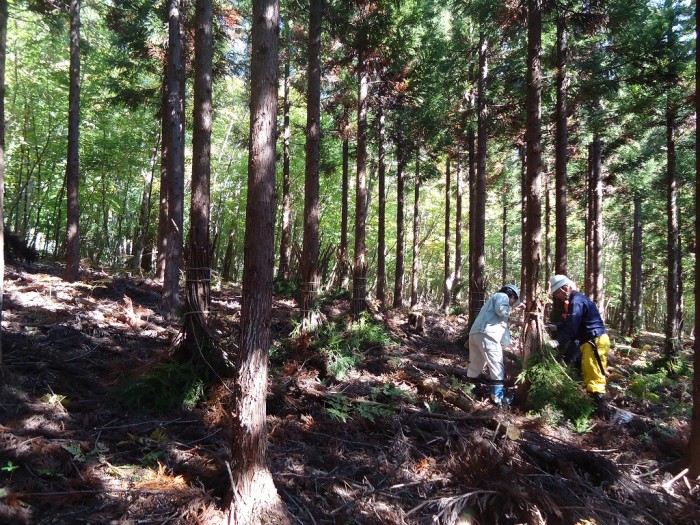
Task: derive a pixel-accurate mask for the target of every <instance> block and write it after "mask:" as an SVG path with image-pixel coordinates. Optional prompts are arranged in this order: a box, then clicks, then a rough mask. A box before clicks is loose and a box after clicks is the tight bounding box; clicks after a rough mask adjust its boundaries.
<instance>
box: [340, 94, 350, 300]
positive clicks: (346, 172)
mask: <svg viewBox="0 0 700 525" xmlns="http://www.w3.org/2000/svg"><path fill="white" fill-rule="evenodd" d="M349 112H350V108H349V107H348V106H347V105H346V106H345V107H344V108H343V123H342V128H343V129H342V135H343V180H342V188H341V193H342V199H341V200H342V202H341V204H340V206H341V208H340V248H339V249H338V252H339V253H338V259H339V261H338V262H339V265H340V271H339V272H338V286H339V287H340V288H341V289H343V290H346V289H347V288H348V284H349V282H348V281H349V275H348V274H349V273H350V272H349V268H350V263H349V258H348V215H349V213H348V209H349V201H350V137H349V135H350V132H349V129H348V128H349V119H350V115H349Z"/></svg>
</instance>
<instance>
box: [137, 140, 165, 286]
mask: <svg viewBox="0 0 700 525" xmlns="http://www.w3.org/2000/svg"><path fill="white" fill-rule="evenodd" d="M160 139H161V134H160V133H158V137H157V138H156V145H155V147H154V148H153V156H152V157H151V171H150V173H149V175H148V179H147V180H145V181H144V185H143V192H142V194H141V205H140V206H139V218H138V224H137V225H136V231H135V232H134V247H133V249H132V250H131V254H132V257H131V265H130V266H131V271H132V272H133V273H134V274H138V273H140V272H141V260H142V257H143V251H144V247H145V246H146V237H147V236H148V232H149V230H150V228H151V198H152V196H153V179H154V178H155V172H156V166H157V161H158V150H159V149H160V147H161V145H160Z"/></svg>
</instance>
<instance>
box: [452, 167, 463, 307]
mask: <svg viewBox="0 0 700 525" xmlns="http://www.w3.org/2000/svg"><path fill="white" fill-rule="evenodd" d="M456 177H457V199H456V202H455V273H454V279H453V280H452V301H453V302H455V303H456V302H457V301H458V297H459V292H460V288H461V287H462V199H463V192H464V183H463V180H464V176H463V174H462V158H461V156H460V155H458V157H457V174H456Z"/></svg>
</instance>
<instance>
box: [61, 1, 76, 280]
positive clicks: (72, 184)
mask: <svg viewBox="0 0 700 525" xmlns="http://www.w3.org/2000/svg"><path fill="white" fill-rule="evenodd" d="M68 91H69V92H68V156H67V162H66V188H67V192H66V196H67V203H68V206H67V212H68V213H67V216H66V270H65V272H64V274H63V278H64V279H65V280H66V281H68V282H73V281H75V280H76V279H78V272H79V271H80V226H79V222H80V203H79V191H78V186H79V182H80V169H79V155H78V149H79V145H80V0H71V1H70V87H69V90H68Z"/></svg>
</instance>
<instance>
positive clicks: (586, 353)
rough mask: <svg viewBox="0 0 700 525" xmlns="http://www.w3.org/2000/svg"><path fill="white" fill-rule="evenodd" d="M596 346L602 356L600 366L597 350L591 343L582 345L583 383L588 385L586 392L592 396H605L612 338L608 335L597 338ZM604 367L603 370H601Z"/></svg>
mask: <svg viewBox="0 0 700 525" xmlns="http://www.w3.org/2000/svg"><path fill="white" fill-rule="evenodd" d="M594 342H595V345H596V347H597V349H598V355H599V356H600V364H599V363H598V359H597V358H596V355H595V350H594V349H593V345H591V343H590V342H588V341H587V342H585V343H583V344H582V345H581V353H582V354H583V357H582V358H581V375H582V376H583V382H584V384H585V385H586V392H590V393H591V394H595V393H599V394H605V384H606V379H605V372H604V370H607V369H608V353H609V352H610V338H609V337H608V334H603V335H601V336H600V337H596V338H595V341H594ZM600 365H603V370H601V369H600Z"/></svg>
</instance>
